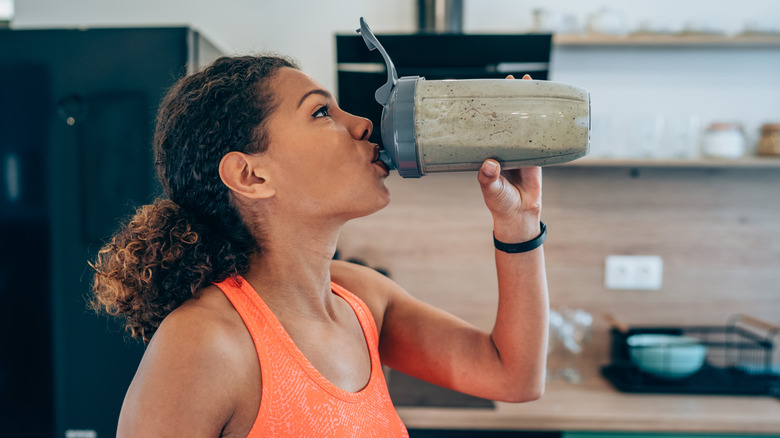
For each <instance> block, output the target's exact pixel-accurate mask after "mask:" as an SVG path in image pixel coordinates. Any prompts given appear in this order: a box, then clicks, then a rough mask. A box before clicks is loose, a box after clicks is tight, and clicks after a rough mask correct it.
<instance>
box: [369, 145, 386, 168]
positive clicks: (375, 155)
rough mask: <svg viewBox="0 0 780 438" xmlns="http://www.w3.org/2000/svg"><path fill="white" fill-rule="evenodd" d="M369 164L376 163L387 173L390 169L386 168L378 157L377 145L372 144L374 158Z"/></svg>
mask: <svg viewBox="0 0 780 438" xmlns="http://www.w3.org/2000/svg"><path fill="white" fill-rule="evenodd" d="M371 164H376V165H377V166H379V167H381V168H382V169H384V170H385V173H387V174H389V173H390V169H388V168H387V165H386V164H385V163H384V162H382V160H380V159H379V145H374V158H373V159H372V160H371Z"/></svg>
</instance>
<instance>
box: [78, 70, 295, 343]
mask: <svg viewBox="0 0 780 438" xmlns="http://www.w3.org/2000/svg"><path fill="white" fill-rule="evenodd" d="M282 67H290V68H298V67H297V66H296V65H295V63H294V62H293V61H291V60H289V59H285V58H282V57H278V56H242V57H223V58H219V59H217V60H216V61H214V63H212V64H211V65H210V66H208V67H207V68H205V69H204V70H203V71H201V72H198V73H195V74H193V75H190V76H187V77H184V78H182V79H180V80H179V81H178V82H177V83H176V84H175V85H174V86H173V87H172V88H171V89H170V90H169V92H168V94H167V95H166V96H165V98H164V99H163V101H162V104H161V106H160V110H159V113H158V116H157V126H156V130H155V134H154V156H155V166H156V169H157V177H158V179H159V180H160V182H161V184H162V187H163V195H162V196H160V197H159V198H158V199H157V200H155V201H154V203H152V204H150V205H144V206H142V207H140V208H139V209H138V210H137V211H136V213H135V215H134V216H133V217H132V218H130V220H129V221H128V222H126V223H125V224H124V225H122V226H121V228H120V229H119V231H118V232H117V233H116V234H114V236H113V237H112V238H111V239H110V241H109V242H108V243H107V244H106V245H104V246H103V248H101V250H100V251H99V252H98V255H97V258H96V259H95V260H94V261H93V262H91V263H90V266H92V268H93V269H94V270H95V274H94V279H93V284H92V291H93V294H94V296H93V298H92V300H91V302H90V304H91V306H92V308H93V309H95V310H96V311H105V312H107V313H108V314H110V315H114V316H119V317H122V318H124V320H125V327H126V329H127V331H128V332H129V333H130V335H131V336H132V337H135V338H140V339H142V340H143V341H144V342H149V341H150V340H151V338H152V335H153V334H154V332H155V331H156V330H157V327H159V325H160V323H161V322H162V320H163V319H164V318H165V317H166V316H167V315H168V314H169V313H170V312H172V311H173V310H174V309H176V308H177V307H179V306H180V305H181V304H182V303H183V302H184V301H186V300H188V299H190V298H192V297H197V296H198V293H199V291H200V290H201V289H202V288H204V287H206V286H208V285H209V284H210V283H212V282H219V281H222V280H224V279H226V278H228V277H230V276H234V275H241V274H245V273H246V271H247V270H248V269H249V257H250V256H251V255H252V254H254V253H256V252H259V251H260V242H258V239H257V238H256V237H255V236H253V235H252V233H251V232H250V230H249V228H248V227H247V225H246V224H245V222H244V221H243V219H242V217H241V215H240V213H239V211H238V210H237V208H236V206H235V205H234V204H233V202H232V201H231V195H230V191H229V189H228V188H227V186H225V184H224V183H222V180H221V179H220V177H219V163H220V160H221V159H222V157H223V156H224V155H225V154H227V153H228V152H231V151H239V152H246V153H262V152H264V151H265V150H266V149H267V147H268V145H267V135H266V132H265V131H266V130H265V123H266V121H267V119H268V117H269V115H270V114H271V113H272V112H273V111H274V109H275V102H274V99H273V93H272V91H271V90H270V87H269V86H268V83H269V80H270V78H272V76H273V75H274V73H275V72H276V71H277V70H279V69H280V68H282Z"/></svg>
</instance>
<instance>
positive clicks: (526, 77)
mask: <svg viewBox="0 0 780 438" xmlns="http://www.w3.org/2000/svg"><path fill="white" fill-rule="evenodd" d="M523 79H525V80H529V79H531V75H523Z"/></svg>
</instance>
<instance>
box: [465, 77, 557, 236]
mask: <svg viewBox="0 0 780 438" xmlns="http://www.w3.org/2000/svg"><path fill="white" fill-rule="evenodd" d="M507 79H514V78H513V77H512V76H509V77H507ZM523 79H531V77H530V76H529V75H525V76H523ZM477 179H478V180H479V184H480V186H481V188H482V196H484V198H485V204H486V205H487V208H488V209H489V210H490V213H491V214H492V215H493V222H494V232H495V234H496V238H497V239H498V240H501V241H503V242H507V243H520V242H525V241H527V240H531V239H533V238H535V237H536V236H537V235H539V232H540V230H539V217H540V215H541V210H542V169H541V168H540V167H526V168H522V169H515V170H510V171H505V172H503V173H502V172H501V165H500V164H499V163H498V162H497V161H496V160H493V159H488V160H485V162H484V163H482V167H481V168H480V169H479V174H478V176H477Z"/></svg>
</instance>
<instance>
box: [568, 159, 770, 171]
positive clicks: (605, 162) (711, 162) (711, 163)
mask: <svg viewBox="0 0 780 438" xmlns="http://www.w3.org/2000/svg"><path fill="white" fill-rule="evenodd" d="M564 166H579V167H674V168H686V167H693V168H712V169H733V168H778V169H780V157H766V158H764V157H746V158H739V159H725V158H694V159H652V158H644V159H643V158H591V157H585V158H580V159H579V160H576V161H572V162H570V163H566V164H564Z"/></svg>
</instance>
